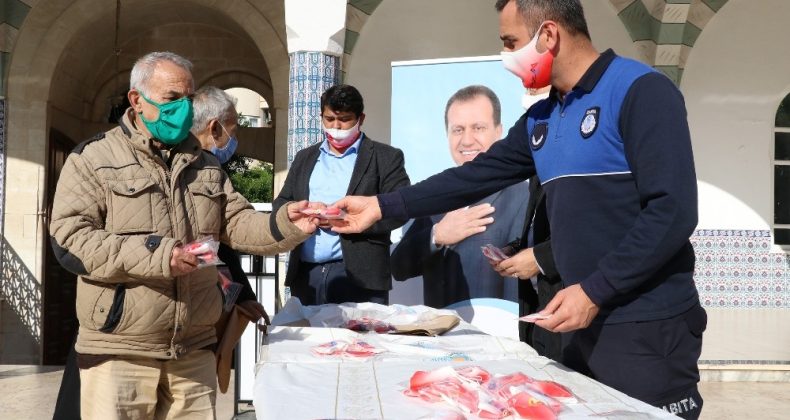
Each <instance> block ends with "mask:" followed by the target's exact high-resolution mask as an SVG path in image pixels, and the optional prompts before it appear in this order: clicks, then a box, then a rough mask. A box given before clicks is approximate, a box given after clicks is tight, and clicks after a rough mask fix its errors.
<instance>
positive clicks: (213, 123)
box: [208, 120, 222, 139]
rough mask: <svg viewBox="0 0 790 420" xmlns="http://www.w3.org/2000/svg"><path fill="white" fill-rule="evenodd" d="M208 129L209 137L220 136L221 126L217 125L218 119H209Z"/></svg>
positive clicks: (216, 137)
mask: <svg viewBox="0 0 790 420" xmlns="http://www.w3.org/2000/svg"><path fill="white" fill-rule="evenodd" d="M208 129H209V133H211V137H214V138H215V139H218V138H220V137H222V127H220V126H219V120H209V122H208Z"/></svg>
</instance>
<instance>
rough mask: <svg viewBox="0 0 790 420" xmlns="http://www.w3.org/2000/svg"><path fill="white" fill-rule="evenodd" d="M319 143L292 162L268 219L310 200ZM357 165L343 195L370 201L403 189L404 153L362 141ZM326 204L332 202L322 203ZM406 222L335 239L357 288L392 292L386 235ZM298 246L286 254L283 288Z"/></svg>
mask: <svg viewBox="0 0 790 420" xmlns="http://www.w3.org/2000/svg"><path fill="white" fill-rule="evenodd" d="M320 147H321V143H318V144H314V145H312V146H310V147H307V148H305V149H303V150H300V151H299V153H297V154H296V156H295V157H294V161H293V163H292V164H291V168H290V169H289V170H288V176H287V177H286V178H285V184H284V185H283V188H282V191H280V194H279V195H278V196H277V198H276V199H275V200H274V203H273V204H272V207H273V210H272V214H277V210H278V209H279V208H280V207H281V206H282V205H283V204H285V203H287V202H289V201H300V200H308V199H309V198H310V176H311V175H312V173H313V169H314V168H315V164H316V162H317V161H318V156H319V155H320V153H321V151H320V149H319V148H320ZM357 153H358V155H357V162H356V164H355V165H354V171H353V172H352V174H351V181H350V182H349V185H348V190H347V192H346V194H347V195H365V196H371V195H376V194H379V193H386V192H392V191H395V190H397V189H398V188H401V187H405V186H408V185H409V184H410V182H409V176H408V175H407V174H406V169H405V168H404V166H403V163H404V159H403V152H402V151H401V150H400V149H396V148H394V147H392V146H389V145H386V144H383V143H378V142H375V141H373V140H371V139H370V138H368V137H367V136H365V137H364V138H363V139H362V141H361V142H360V145H359V150H358V152H357ZM327 204H331V203H327ZM404 223H406V220H405V219H403V220H395V219H386V220H382V221H379V222H377V223H375V224H374V225H373V226H371V227H370V228H368V229H367V230H365V231H364V232H362V233H356V234H348V235H346V234H342V235H340V248H341V249H342V250H343V262H344V263H345V265H346V271H347V273H348V276H349V278H350V279H351V280H352V281H353V282H354V283H355V284H356V285H357V286H360V287H364V288H366V289H372V290H390V289H392V276H391V275H390V244H391V241H390V232H391V231H392V230H393V229H397V228H399V227H401V226H403V224H404ZM302 246H303V245H299V246H298V247H296V249H294V250H293V251H291V257H290V259H289V260H288V273H287V274H286V276H285V284H286V285H288V286H292V285H293V282H294V281H296V278H297V277H298V276H297V274H298V271H297V270H298V269H299V265H300V262H301V255H302Z"/></svg>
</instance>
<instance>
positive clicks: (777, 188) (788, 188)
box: [774, 95, 790, 245]
mask: <svg viewBox="0 0 790 420" xmlns="http://www.w3.org/2000/svg"><path fill="white" fill-rule="evenodd" d="M774 243H776V244H777V245H790V95H787V96H786V97H785V98H784V100H782V103H781V104H779V109H778V110H777V111H776V122H775V128H774Z"/></svg>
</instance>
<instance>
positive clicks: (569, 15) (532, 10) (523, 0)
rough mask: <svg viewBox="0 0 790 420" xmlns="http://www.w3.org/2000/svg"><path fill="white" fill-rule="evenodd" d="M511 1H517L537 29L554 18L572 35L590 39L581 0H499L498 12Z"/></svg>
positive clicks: (517, 7) (518, 6)
mask: <svg viewBox="0 0 790 420" xmlns="http://www.w3.org/2000/svg"><path fill="white" fill-rule="evenodd" d="M511 1H514V2H516V9H517V10H518V11H519V13H521V16H523V17H524V20H525V21H526V22H527V24H528V25H530V26H531V27H533V28H534V30H535V31H537V30H538V25H540V24H541V23H542V22H544V21H547V20H553V21H555V22H557V23H559V24H560V25H562V27H563V28H565V30H566V31H568V33H570V34H571V35H578V34H582V35H584V36H585V37H587V39H590V30H589V29H587V20H586V19H585V18H584V8H583V7H582V4H581V2H580V1H579V0H497V2H496V5H495V6H494V7H496V10H497V12H502V9H504V8H505V6H506V5H507V4H508V3H510V2H511Z"/></svg>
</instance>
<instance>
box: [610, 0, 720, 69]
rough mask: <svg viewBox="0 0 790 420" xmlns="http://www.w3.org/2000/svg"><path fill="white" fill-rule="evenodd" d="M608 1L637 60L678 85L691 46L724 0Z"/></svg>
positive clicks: (692, 46)
mask: <svg viewBox="0 0 790 420" xmlns="http://www.w3.org/2000/svg"><path fill="white" fill-rule="evenodd" d="M609 1H610V2H611V3H612V5H613V6H614V7H615V9H616V10H617V12H618V16H619V17H620V20H621V21H622V22H623V25H624V26H625V27H626V29H627V30H628V32H629V34H630V35H631V39H633V41H634V43H635V44H636V45H637V47H638V48H639V50H640V51H641V54H642V57H641V58H642V59H643V60H644V61H645V62H646V63H648V64H650V65H652V66H654V67H655V68H657V69H658V70H660V71H662V72H663V73H664V74H666V75H667V76H668V77H669V78H670V79H672V80H673V81H674V82H675V83H678V84H679V83H680V80H681V79H682V78H683V69H684V68H685V66H686V60H687V59H688V56H689V54H690V53H691V49H692V48H694V43H695V42H696V40H697V38H698V37H699V35H700V34H701V33H702V30H703V29H704V28H705V26H706V25H707V24H708V22H710V20H711V19H712V18H713V16H714V15H715V14H716V13H718V11H719V10H721V8H722V7H723V6H724V5H725V4H726V3H727V1H728V0H687V1H685V2H668V1H666V0H609Z"/></svg>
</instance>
